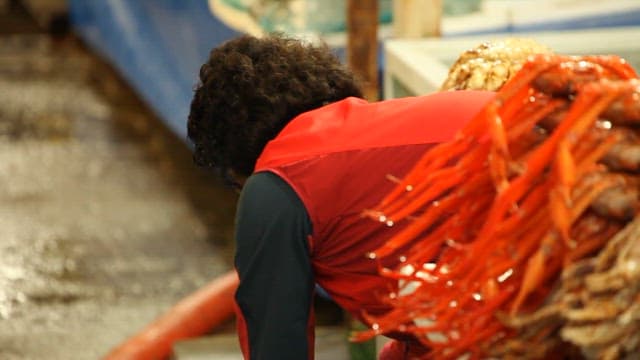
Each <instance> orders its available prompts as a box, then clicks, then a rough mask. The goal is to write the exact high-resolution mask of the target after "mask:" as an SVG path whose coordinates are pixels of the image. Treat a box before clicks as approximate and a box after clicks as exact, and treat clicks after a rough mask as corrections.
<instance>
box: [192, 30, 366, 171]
mask: <svg viewBox="0 0 640 360" xmlns="http://www.w3.org/2000/svg"><path fill="white" fill-rule="evenodd" d="M350 96H355V97H362V92H361V90H360V88H359V86H358V83H357V82H356V80H355V78H354V75H353V74H352V73H351V72H349V71H348V70H347V69H346V67H345V66H344V65H343V64H342V63H341V62H340V61H339V59H338V58H337V57H336V56H335V55H334V54H333V53H332V52H331V51H330V49H329V48H328V47H327V46H326V45H322V46H315V45H312V44H309V43H306V42H303V41H300V40H296V39H292V38H287V37H284V36H282V35H280V34H274V35H270V36H267V37H263V38H256V37H252V36H248V35H244V36H241V37H238V38H235V39H233V40H230V41H227V42H225V43H223V44H222V45H221V46H219V47H217V48H214V49H213V50H212V51H211V53H210V55H209V59H208V60H207V62H206V63H205V64H204V65H202V67H201V68H200V83H199V84H198V85H197V86H196V89H195V94H194V97H193V100H192V102H191V110H190V114H189V121H188V125H187V127H188V136H189V138H190V139H191V141H192V142H193V143H194V145H195V153H194V161H195V162H196V163H197V164H198V165H201V166H210V167H215V168H218V169H219V170H221V171H222V172H223V173H225V172H226V171H227V170H229V169H231V170H233V171H234V172H235V173H237V174H241V175H249V174H251V173H252V172H253V168H254V166H255V162H256V160H257V159H258V157H259V155H260V153H261V152H262V150H263V148H264V147H265V145H266V144H267V142H268V141H269V140H271V139H273V138H274V137H275V136H276V135H277V134H278V133H279V132H280V131H281V130H282V128H284V126H285V125H286V124H287V123H288V122H289V121H290V120H292V119H293V118H294V117H296V116H297V115H299V114H301V113H304V112H306V111H309V110H312V109H316V108H318V107H321V106H323V105H324V104H327V103H331V102H335V101H338V100H342V99H344V98H346V97H350Z"/></svg>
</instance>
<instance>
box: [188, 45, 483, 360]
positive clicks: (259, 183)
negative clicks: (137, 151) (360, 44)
mask: <svg viewBox="0 0 640 360" xmlns="http://www.w3.org/2000/svg"><path fill="white" fill-rule="evenodd" d="M493 96H494V94H493V93H492V92H483V91H458V92H441V93H435V94H432V95H426V96H418V97H408V98H402V99H393V100H385V101H379V102H372V103H370V102H367V101H365V100H363V99H362V92H361V90H360V88H359V86H358V83H357V81H356V79H355V78H354V75H353V74H352V73H351V72H350V71H349V70H347V69H346V68H345V67H344V66H343V64H342V63H341V62H340V61H339V59H338V58H337V57H336V56H335V55H334V54H333V53H332V52H331V50H330V49H328V48H327V47H326V46H317V45H313V44H310V43H306V42H304V41H300V40H296V39H291V38H287V37H285V36H283V35H270V36H267V37H263V38H256V37H251V36H240V37H238V38H235V39H232V40H230V41H228V42H225V43H223V44H222V45H220V46H219V47H216V48H214V49H213V50H212V51H211V53H210V56H209V58H208V60H207V61H206V63H205V64H204V65H202V67H201V69H200V82H199V84H198V85H197V87H196V90H195V94H194V97H193V100H192V103H191V110H190V114H189V119H188V135H189V138H190V139H191V141H192V142H193V144H194V146H195V152H194V160H195V162H196V163H197V164H200V165H202V166H207V167H214V168H216V169H218V170H219V171H220V172H221V173H222V174H223V175H224V176H225V178H226V179H227V180H228V181H229V183H231V184H232V185H233V186H235V187H237V188H238V189H239V188H242V192H241V194H240V198H239V202H238V209H237V214H236V234H235V238H236V255H235V267H236V269H237V271H238V274H239V278H240V284H239V287H238V289H237V292H236V295H235V300H236V305H237V306H236V307H237V317H238V331H239V337H240V342H241V347H242V351H243V354H244V356H245V358H247V359H279V360H282V359H304V358H309V359H312V358H313V354H314V346H313V345H314V333H313V329H314V326H313V325H314V324H313V311H312V310H313V304H312V302H313V293H314V289H315V284H316V283H317V284H319V285H320V286H321V287H322V288H323V289H324V290H326V292H327V293H328V294H329V295H330V296H331V298H332V300H333V301H335V302H336V303H337V304H338V305H340V306H341V307H342V308H343V309H345V310H346V311H348V312H349V313H351V314H352V315H353V316H354V317H356V318H358V319H360V320H362V321H363V322H365V323H366V319H365V318H363V314H382V313H384V312H385V311H388V310H389V309H388V307H387V306H386V305H385V304H384V303H383V302H382V301H380V299H381V297H382V296H383V295H384V294H387V293H388V292H390V291H394V289H397V281H395V280H392V279H388V278H385V277H384V276H381V275H380V274H379V272H378V269H379V265H382V266H388V267H393V266H394V265H396V263H397V262H398V261H399V260H398V259H397V258H396V259H393V258H392V257H390V258H389V259H385V260H384V261H382V262H381V263H378V262H377V261H374V260H371V259H369V258H367V256H366V254H367V253H369V252H371V251H372V250H374V249H376V248H377V247H379V246H381V245H382V244H383V243H384V242H385V241H386V240H387V239H389V238H390V237H391V236H392V235H393V234H394V233H396V232H397V231H399V230H400V229H401V228H402V227H403V224H394V225H393V226H388V225H386V224H384V223H379V222H375V221H372V220H370V219H368V218H365V217H363V216H362V212H363V210H365V209H369V208H372V207H373V206H375V205H376V204H377V203H378V202H379V201H380V200H381V198H382V197H383V196H384V195H385V194H386V193H388V192H389V191H390V190H391V189H392V188H393V187H394V186H395V184H394V182H393V181H390V180H389V179H390V178H391V179H393V177H398V178H401V177H402V176H403V175H404V174H405V173H406V172H407V171H408V170H409V169H410V168H411V167H412V166H413V165H414V164H415V163H416V161H417V160H418V159H419V158H420V156H421V155H422V154H423V153H424V152H425V150H427V149H428V148H429V147H431V146H433V145H434V144H436V143H439V142H443V141H447V140H449V139H452V137H453V136H454V134H455V133H456V132H457V131H458V129H460V128H461V127H462V126H463V125H464V124H465V123H466V122H467V121H469V120H470V119H471V118H472V117H473V116H474V115H475V114H476V113H477V112H478V111H479V110H480V109H481V108H482V107H483V105H485V104H486V103H487V102H488V101H489V100H491V98H492V97H493ZM389 175H391V176H389ZM401 252H402V249H400V251H399V254H401ZM368 325H372V324H368ZM386 335H388V336H390V337H393V338H395V339H398V341H396V342H393V343H392V346H390V347H389V349H390V350H388V351H389V352H387V353H386V355H384V356H391V357H392V358H403V357H404V356H405V355H406V356H409V354H413V355H416V354H420V353H421V352H423V351H425V349H423V348H422V347H421V346H420V345H419V344H418V343H417V342H416V341H415V340H414V339H412V338H411V337H409V336H407V335H404V334H386ZM389 354H395V355H389Z"/></svg>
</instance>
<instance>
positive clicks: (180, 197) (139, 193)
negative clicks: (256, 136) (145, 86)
mask: <svg viewBox="0 0 640 360" xmlns="http://www.w3.org/2000/svg"><path fill="white" fill-rule="evenodd" d="M235 196H236V195H235V194H233V192H232V191H228V190H226V189H223V188H222V186H221V184H220V182H219V181H218V179H217V178H216V177H214V176H212V175H211V174H207V173H204V172H202V171H199V170H197V169H195V168H194V166H193V165H192V164H191V159H190V153H189V151H188V149H187V148H186V146H185V145H184V143H182V142H181V140H178V139H176V138H175V137H173V135H172V134H171V133H170V132H169V131H167V130H166V129H165V128H164V127H163V125H162V123H161V122H160V121H159V120H158V119H156V118H154V117H153V115H152V114H151V113H150V112H149V111H148V110H147V109H146V108H145V107H144V106H142V104H141V103H140V102H139V100H138V99H137V98H136V97H135V96H134V95H133V93H132V92H131V90H130V89H128V88H127V87H126V86H125V85H124V84H123V83H122V82H121V81H119V80H118V78H117V77H116V76H115V75H114V73H113V72H112V71H111V70H110V69H109V68H108V67H106V66H105V65H104V64H102V63H101V62H99V61H98V60H96V59H95V58H94V57H92V56H91V55H89V54H88V53H87V52H86V51H84V50H83V49H82V47H81V46H79V44H78V43H77V42H75V40H73V39H66V40H64V41H52V40H51V39H50V38H48V37H47V36H46V35H38V34H31V35H4V36H1V37H0V358H2V359H44V358H46V359H65V360H72V359H97V358H99V357H100V355H102V354H104V353H105V352H106V351H108V350H109V349H110V348H111V347H112V346H114V345H116V344H117V343H119V342H120V341H122V340H123V339H124V338H125V337H126V336H127V335H130V334H132V333H134V332H135V331H136V330H138V329H140V328H141V327H143V326H144V325H145V324H147V323H148V322H149V321H151V320H152V319H153V318H155V317H156V316H157V315H158V314H160V313H161V312H162V311H163V310H164V309H166V308H167V307H169V306H170V305H171V304H173V303H175V302H176V301H177V300H178V299H180V298H181V297H182V296H184V295H186V294H187V293H190V292H191V291H193V290H195V289H196V288H197V287H199V286H200V285H202V284H204V283H205V282H207V281H208V280H209V279H211V278H212V277H214V276H216V275H218V274H221V273H222V272H224V271H226V270H228V269H229V268H230V267H231V262H232V258H231V253H232V249H231V245H230V243H231V241H230V239H231V235H232V228H231V225H232V217H233V212H234V203H235V200H236V198H235Z"/></svg>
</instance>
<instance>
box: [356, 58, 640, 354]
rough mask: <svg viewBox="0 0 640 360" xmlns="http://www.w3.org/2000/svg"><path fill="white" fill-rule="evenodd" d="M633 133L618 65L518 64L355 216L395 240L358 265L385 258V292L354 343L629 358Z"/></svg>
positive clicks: (634, 309)
mask: <svg viewBox="0 0 640 360" xmlns="http://www.w3.org/2000/svg"><path fill="white" fill-rule="evenodd" d="M636 126H638V127H640V81H639V80H638V78H637V75H636V73H635V71H634V70H633V69H632V68H631V66H629V65H628V63H626V61H624V60H623V59H621V58H619V57H616V56H584V57H573V56H560V55H549V54H539V55H535V56H531V57H529V59H528V61H527V62H526V63H525V64H524V65H523V67H522V69H521V70H520V71H519V72H518V73H517V74H516V75H515V76H514V77H513V78H511V79H510V80H509V81H508V82H507V83H506V84H504V86H502V88H501V89H500V91H499V92H498V93H497V96H496V97H495V99H494V100H493V101H491V102H490V103H489V104H488V105H487V106H486V107H485V108H484V109H483V110H482V111H481V112H480V113H479V114H478V115H477V116H476V117H475V118H474V119H473V120H472V121H471V122H469V123H468V124H467V125H466V126H465V127H464V128H463V129H462V130H461V131H460V132H459V134H458V135H457V136H456V137H455V138H454V139H453V140H451V141H449V142H446V143H442V144H439V145H437V146H435V147H433V148H431V149H430V150H428V151H427V152H426V153H425V154H424V156H423V158H422V159H421V160H420V161H419V162H418V163H417V164H416V165H415V167H414V168H413V169H412V170H411V171H410V172H409V173H408V174H407V175H406V176H405V177H404V178H403V179H402V180H401V181H400V182H399V183H398V185H397V187H396V188H395V189H394V190H393V191H392V192H390V193H389V194H387V196H386V197H385V198H384V199H383V200H382V201H381V203H380V204H378V205H377V206H376V207H375V208H373V209H369V210H367V211H365V213H364V215H366V216H368V217H370V218H371V219H373V220H374V221H378V222H380V224H381V225H380V226H402V228H401V229H400V231H398V232H397V234H396V235H394V236H393V237H392V238H391V239H390V240H389V241H388V242H387V243H386V244H385V245H383V246H382V247H380V248H379V249H376V250H375V251H373V252H372V253H370V254H368V257H369V258H370V259H371V261H377V262H378V264H380V262H379V260H380V259H381V258H385V257H395V258H396V259H398V261H397V264H398V265H397V266H396V267H394V268H384V267H382V266H381V265H380V267H379V271H380V273H381V274H383V275H384V276H388V277H390V278H393V279H398V280H400V282H399V284H400V285H399V288H398V289H394V290H393V291H391V292H389V293H387V294H384V295H383V299H382V300H383V301H385V302H386V303H387V304H389V306H390V307H391V309H392V310H391V311H390V312H388V313H387V314H385V315H382V316H371V315H368V314H364V315H363V316H364V318H365V319H366V320H367V322H369V324H370V327H371V328H370V330H369V331H365V332H362V333H359V334H357V335H356V336H355V340H362V339H367V338H369V337H372V336H375V335H377V334H384V333H397V332H400V333H405V334H411V335H413V337H414V338H415V339H416V340H417V341H419V342H420V343H422V345H424V346H425V348H428V349H429V351H428V353H426V354H425V355H424V356H425V358H458V357H460V356H471V357H472V358H482V357H496V356H499V357H509V356H517V357H531V358H548V357H549V356H550V355H551V354H554V355H557V354H560V353H561V352H564V354H562V356H565V357H572V356H575V357H583V356H584V357H589V356H595V357H605V356H613V358H616V357H623V356H625V354H630V353H634V352H636V353H637V352H638V351H640V344H639V343H638V335H637V334H638V333H640V320H639V316H638V315H639V311H638V308H639V307H640V291H639V290H640V289H639V287H640V286H639V285H638V284H639V283H640V270H639V268H640V237H639V236H638V235H639V234H640V233H639V231H640V230H639V228H640V225H638V222H640V220H635V217H636V213H637V210H638V208H639V206H640V201H639V199H638V177H637V175H636V173H637V170H638V169H639V165H640V156H639V155H638V154H640V153H638V151H639V150H638V149H640V147H639V146H640V140H638V134H637V130H636V128H635V127H636ZM409 244H410V245H409ZM407 246H409V250H403V251H402V252H400V251H399V249H406V247H407ZM525 355H526V356H525Z"/></svg>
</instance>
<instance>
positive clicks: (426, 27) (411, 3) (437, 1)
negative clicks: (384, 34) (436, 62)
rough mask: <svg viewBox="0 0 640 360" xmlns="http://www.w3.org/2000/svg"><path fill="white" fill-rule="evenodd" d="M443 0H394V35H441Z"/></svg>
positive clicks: (397, 36) (401, 36)
mask: <svg viewBox="0 0 640 360" xmlns="http://www.w3.org/2000/svg"><path fill="white" fill-rule="evenodd" d="M442 1H443V0H393V36H394V37H396V38H422V37H432V36H440V32H441V30H440V27H441V22H442Z"/></svg>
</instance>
